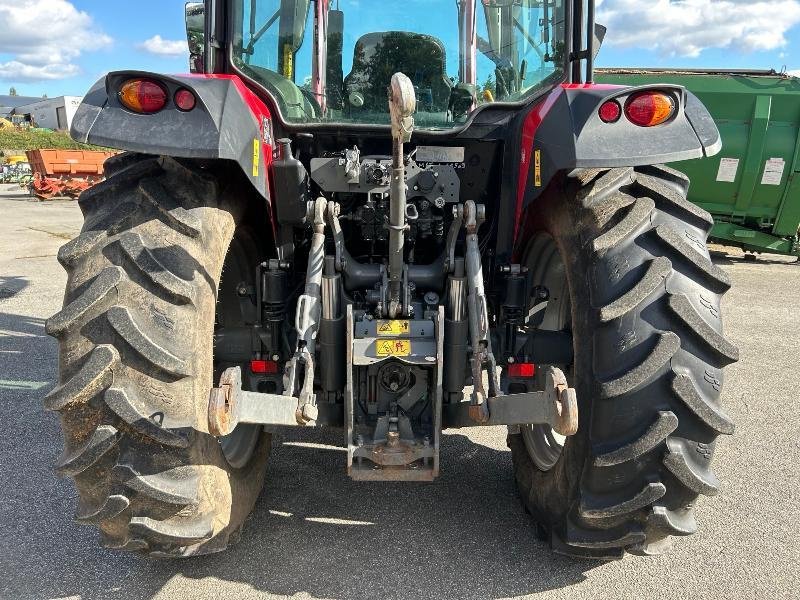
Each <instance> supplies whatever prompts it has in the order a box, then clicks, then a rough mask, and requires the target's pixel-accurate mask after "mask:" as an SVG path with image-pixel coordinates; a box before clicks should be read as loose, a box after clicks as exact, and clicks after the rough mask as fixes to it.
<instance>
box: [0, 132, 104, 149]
mask: <svg viewBox="0 0 800 600" xmlns="http://www.w3.org/2000/svg"><path fill="white" fill-rule="evenodd" d="M49 148H54V149H59V150H103V149H104V148H100V147H99V146H92V145H90V144H81V143H79V142H76V141H74V140H72V138H70V137H69V134H67V132H65V131H45V130H41V129H21V130H18V129H0V153H2V152H4V151H10V150H16V151H23V152H24V151H26V150H43V149H49Z"/></svg>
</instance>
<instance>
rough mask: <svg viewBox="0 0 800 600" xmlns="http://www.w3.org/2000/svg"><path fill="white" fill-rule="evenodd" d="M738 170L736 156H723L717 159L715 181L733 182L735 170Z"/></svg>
mask: <svg viewBox="0 0 800 600" xmlns="http://www.w3.org/2000/svg"><path fill="white" fill-rule="evenodd" d="M738 170H739V159H738V158H723V159H722V160H720V161H719V171H717V181H722V182H727V183H733V182H734V181H736V172H737V171H738Z"/></svg>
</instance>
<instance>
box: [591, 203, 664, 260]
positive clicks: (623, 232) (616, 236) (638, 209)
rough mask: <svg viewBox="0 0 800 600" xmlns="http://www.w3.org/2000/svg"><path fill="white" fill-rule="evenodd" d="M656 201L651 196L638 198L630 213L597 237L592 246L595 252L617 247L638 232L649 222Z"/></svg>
mask: <svg viewBox="0 0 800 600" xmlns="http://www.w3.org/2000/svg"><path fill="white" fill-rule="evenodd" d="M655 207H656V203H655V202H653V200H652V199H650V198H640V199H638V200H636V201H635V202H634V204H633V206H632V207H631V209H630V210H629V211H628V214H626V215H625V217H623V219H622V220H621V221H620V222H619V223H617V224H616V225H615V226H614V227H612V228H611V229H609V230H608V231H606V232H605V233H603V234H602V235H601V236H599V237H597V238H595V240H594V242H593V243H592V246H593V248H594V251H595V252H598V253H603V252H607V251H608V250H609V249H611V248H614V247H616V246H617V245H619V243H620V242H621V241H622V240H624V239H625V238H627V237H629V236H631V235H633V234H634V233H636V231H637V230H639V228H640V227H641V226H642V225H643V224H644V223H649V222H650V218H651V216H652V214H653V209H654V208H655Z"/></svg>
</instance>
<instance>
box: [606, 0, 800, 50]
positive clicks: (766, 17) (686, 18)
mask: <svg viewBox="0 0 800 600" xmlns="http://www.w3.org/2000/svg"><path fill="white" fill-rule="evenodd" d="M598 7H599V8H598V13H597V21H598V23H602V24H603V25H606V26H607V27H608V35H607V36H606V41H605V43H606V44H608V45H609V46H618V47H621V48H645V49H648V50H653V51H655V52H658V53H660V54H662V55H665V56H685V57H697V56H699V55H700V53H701V52H702V51H703V50H706V49H708V48H727V49H731V50H736V51H743V52H752V51H759V50H774V49H776V48H781V47H782V46H784V45H786V37H785V34H786V32H787V31H788V30H789V29H791V28H792V27H793V26H794V25H796V24H797V23H800V1H799V0H755V1H753V0H651V1H650V2H641V1H640V0H598Z"/></svg>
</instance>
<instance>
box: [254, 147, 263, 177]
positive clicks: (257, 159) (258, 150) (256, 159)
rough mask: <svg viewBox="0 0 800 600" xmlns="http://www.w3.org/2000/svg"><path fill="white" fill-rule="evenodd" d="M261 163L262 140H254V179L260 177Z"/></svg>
mask: <svg viewBox="0 0 800 600" xmlns="http://www.w3.org/2000/svg"><path fill="white" fill-rule="evenodd" d="M260 162H261V140H259V139H258V138H256V139H254V140H253V177H258V163H260Z"/></svg>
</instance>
